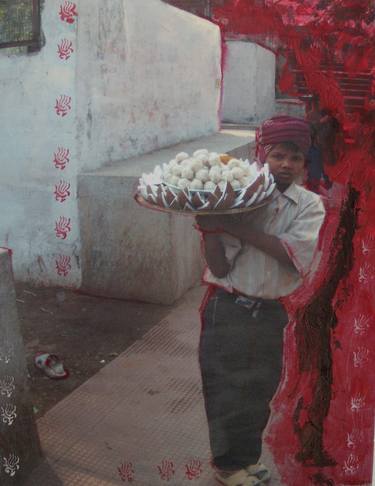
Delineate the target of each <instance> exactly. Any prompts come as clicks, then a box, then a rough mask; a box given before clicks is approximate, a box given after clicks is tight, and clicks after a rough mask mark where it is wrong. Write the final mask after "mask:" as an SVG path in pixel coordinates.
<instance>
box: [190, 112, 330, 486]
mask: <svg viewBox="0 0 375 486" xmlns="http://www.w3.org/2000/svg"><path fill="white" fill-rule="evenodd" d="M310 142H311V140H310V127H309V125H308V123H307V122H305V121H304V120H302V119H300V118H294V117H289V116H278V117H274V118H271V119H269V120H267V121H265V122H264V123H263V124H262V126H261V127H260V128H259V129H258V132H257V154H258V160H260V162H262V163H265V162H267V163H268V164H269V168H270V172H271V173H272V174H273V176H274V179H275V182H276V188H277V189H276V190H275V193H274V196H273V199H272V201H271V203H269V204H268V205H266V206H264V207H262V208H259V209H257V210H255V211H253V212H250V213H247V214H245V215H242V216H240V217H238V216H225V217H223V216H198V217H197V223H198V225H199V229H200V231H201V232H202V235H203V241H204V251H205V258H206V262H207V265H208V268H207V269H206V271H205V274H204V278H203V279H204V281H205V282H206V283H208V284H209V285H210V288H209V291H208V294H206V299H205V301H204V305H203V307H202V321H203V326H202V333H201V339H200V346H199V361H200V367H201V375H202V383H203V393H204V399H205V407H206V414H207V419H208V427H209V437H210V445H211V452H212V457H213V465H214V466H215V468H216V471H217V472H216V478H217V479H218V481H219V482H221V483H222V484H224V485H228V486H255V485H262V484H265V482H266V481H268V479H269V478H270V473H269V471H268V470H267V468H266V467H265V466H264V465H262V464H260V463H259V462H258V461H259V458H260V455H261V445H262V441H261V437H262V432H263V429H264V428H265V426H266V423H267V420H268V418H269V402H270V400H271V399H272V397H273V395H274V393H275V391H276V388H277V386H278V383H279V380H280V375H281V368H282V352H283V349H282V348H283V330H284V327H285V326H286V324H287V322H288V315H287V313H286V311H285V308H284V306H283V305H282V303H281V302H280V300H279V299H280V298H281V297H283V296H286V295H288V294H290V293H291V292H293V291H294V290H295V289H296V288H297V287H299V285H300V284H301V283H302V279H303V277H305V275H307V274H308V272H309V268H310V264H311V262H312V259H313V256H314V251H315V248H316V246H317V242H318V236H319V230H320V227H321V225H322V223H323V219H324V215H325V211H324V206H323V204H322V202H321V200H320V197H319V196H318V195H317V194H314V193H313V192H310V191H308V190H306V189H304V188H303V187H301V186H300V185H297V184H296V182H295V181H296V180H298V179H299V178H300V177H301V175H302V173H303V171H304V166H305V156H306V154H307V151H308V149H309V147H310ZM207 296H208V297H207Z"/></svg>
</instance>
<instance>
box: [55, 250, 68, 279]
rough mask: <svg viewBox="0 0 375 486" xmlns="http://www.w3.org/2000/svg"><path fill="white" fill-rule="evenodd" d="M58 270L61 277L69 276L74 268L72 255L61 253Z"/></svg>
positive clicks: (57, 262)
mask: <svg viewBox="0 0 375 486" xmlns="http://www.w3.org/2000/svg"><path fill="white" fill-rule="evenodd" d="M55 264H56V271H57V274H58V275H60V276H61V277H67V276H68V275H69V273H70V271H71V269H72V265H71V257H70V256H67V255H59V256H58V257H57V258H56V260H55Z"/></svg>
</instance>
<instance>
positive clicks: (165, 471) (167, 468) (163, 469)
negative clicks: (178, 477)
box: [157, 459, 175, 481]
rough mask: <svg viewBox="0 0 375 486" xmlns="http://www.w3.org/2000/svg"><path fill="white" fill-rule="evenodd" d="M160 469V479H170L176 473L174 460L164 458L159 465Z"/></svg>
mask: <svg viewBox="0 0 375 486" xmlns="http://www.w3.org/2000/svg"><path fill="white" fill-rule="evenodd" d="M157 468H158V471H159V476H160V479H162V480H164V481H169V480H170V479H172V477H173V476H174V474H175V468H174V464H173V461H171V460H170V459H163V461H162V463H161V465H160V466H158V467H157Z"/></svg>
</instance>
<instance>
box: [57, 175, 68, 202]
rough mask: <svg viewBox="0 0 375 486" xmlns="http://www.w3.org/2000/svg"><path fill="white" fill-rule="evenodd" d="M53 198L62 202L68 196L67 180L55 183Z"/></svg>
mask: <svg viewBox="0 0 375 486" xmlns="http://www.w3.org/2000/svg"><path fill="white" fill-rule="evenodd" d="M54 194H55V199H56V201H58V202H64V201H66V199H67V198H68V197H69V196H70V184H69V182H66V181H63V180H61V181H60V182H59V184H56V185H55V191H54Z"/></svg>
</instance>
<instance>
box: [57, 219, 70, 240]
mask: <svg viewBox="0 0 375 486" xmlns="http://www.w3.org/2000/svg"><path fill="white" fill-rule="evenodd" d="M71 230H72V228H71V224H70V218H66V217H65V216H60V218H59V219H58V220H57V221H56V222H55V233H56V237H57V238H61V239H62V240H66V238H67V236H68V234H69V233H70V232H71Z"/></svg>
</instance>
